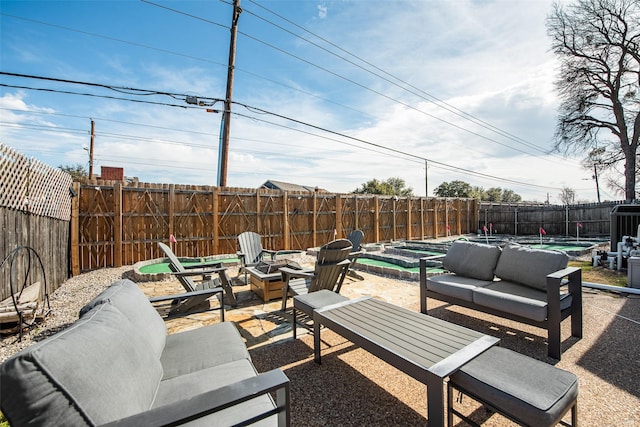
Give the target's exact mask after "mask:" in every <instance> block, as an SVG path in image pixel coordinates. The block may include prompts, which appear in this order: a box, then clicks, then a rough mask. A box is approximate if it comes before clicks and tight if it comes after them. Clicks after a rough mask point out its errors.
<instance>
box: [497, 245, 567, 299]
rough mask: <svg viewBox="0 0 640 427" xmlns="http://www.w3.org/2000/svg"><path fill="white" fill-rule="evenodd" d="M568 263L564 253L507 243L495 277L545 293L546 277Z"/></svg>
mask: <svg viewBox="0 0 640 427" xmlns="http://www.w3.org/2000/svg"><path fill="white" fill-rule="evenodd" d="M568 262H569V256H568V255H567V254H566V253H564V252H560V251H549V250H543V249H532V248H529V247H527V246H521V245H518V244H517V243H509V244H507V245H506V246H505V247H504V249H503V250H502V255H500V259H499V260H498V266H497V267H496V276H498V277H499V278H500V279H502V280H508V281H511V282H516V283H520V284H522V285H526V286H530V287H532V288H536V289H539V290H541V291H545V292H546V290H547V275H548V274H551V273H553V272H555V271H558V270H562V269H563V268H566V267H567V263H568Z"/></svg>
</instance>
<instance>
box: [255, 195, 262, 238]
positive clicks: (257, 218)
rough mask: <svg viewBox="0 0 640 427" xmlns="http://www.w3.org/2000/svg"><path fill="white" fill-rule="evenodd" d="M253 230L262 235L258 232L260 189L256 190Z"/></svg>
mask: <svg viewBox="0 0 640 427" xmlns="http://www.w3.org/2000/svg"><path fill="white" fill-rule="evenodd" d="M255 220H256V223H255V230H256V233H258V234H260V235H262V231H261V230H260V228H261V227H260V189H259V188H258V189H257V190H256V216H255Z"/></svg>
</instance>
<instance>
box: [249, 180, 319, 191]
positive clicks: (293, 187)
mask: <svg viewBox="0 0 640 427" xmlns="http://www.w3.org/2000/svg"><path fill="white" fill-rule="evenodd" d="M260 188H268V189H270V190H281V191H306V192H314V191H318V192H321V193H326V192H327V190H324V189H322V188H318V187H311V186H308V185H298V184H291V183H288V182H282V181H274V180H272V179H270V180H268V181H266V182H265V183H264V184H262V185H261V186H260Z"/></svg>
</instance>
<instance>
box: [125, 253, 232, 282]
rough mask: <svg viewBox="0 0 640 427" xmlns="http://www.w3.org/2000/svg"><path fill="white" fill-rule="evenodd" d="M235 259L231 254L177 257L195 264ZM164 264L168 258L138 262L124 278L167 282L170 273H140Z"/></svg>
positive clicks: (228, 264)
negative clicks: (143, 269) (147, 268)
mask: <svg viewBox="0 0 640 427" xmlns="http://www.w3.org/2000/svg"><path fill="white" fill-rule="evenodd" d="M233 257H235V255H233V254H223V255H212V256H208V257H201V258H187V257H178V260H179V261H180V262H193V261H197V262H203V263H206V262H214V261H218V260H224V259H229V258H233ZM164 262H167V263H168V262H169V258H166V257H165V258H155V259H149V260H145V261H139V262H137V263H135V264H134V265H133V270H129V271H127V272H126V273H125V274H124V275H125V276H126V278H127V279H130V280H132V281H134V282H136V283H140V282H159V281H162V280H168V279H171V278H173V274H171V273H142V272H140V269H141V268H142V267H146V266H147V265H152V264H161V263H164ZM224 264H225V265H227V266H231V267H235V266H237V265H238V264H239V262H225V263H224Z"/></svg>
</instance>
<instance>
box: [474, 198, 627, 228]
mask: <svg viewBox="0 0 640 427" xmlns="http://www.w3.org/2000/svg"><path fill="white" fill-rule="evenodd" d="M624 203H625V202H623V201H617V202H604V203H589V204H580V205H568V206H560V205H545V204H540V205H526V204H518V203H487V202H481V203H480V207H479V216H478V219H479V221H478V230H482V229H483V227H484V226H486V227H487V228H491V229H492V230H493V232H494V233H499V234H511V235H516V236H525V235H537V234H538V233H539V230H540V228H543V229H544V231H545V232H546V233H547V234H552V235H556V236H575V235H576V233H579V234H580V236H608V235H609V233H610V232H611V211H612V209H613V208H614V207H615V206H618V205H621V204H624Z"/></svg>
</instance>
